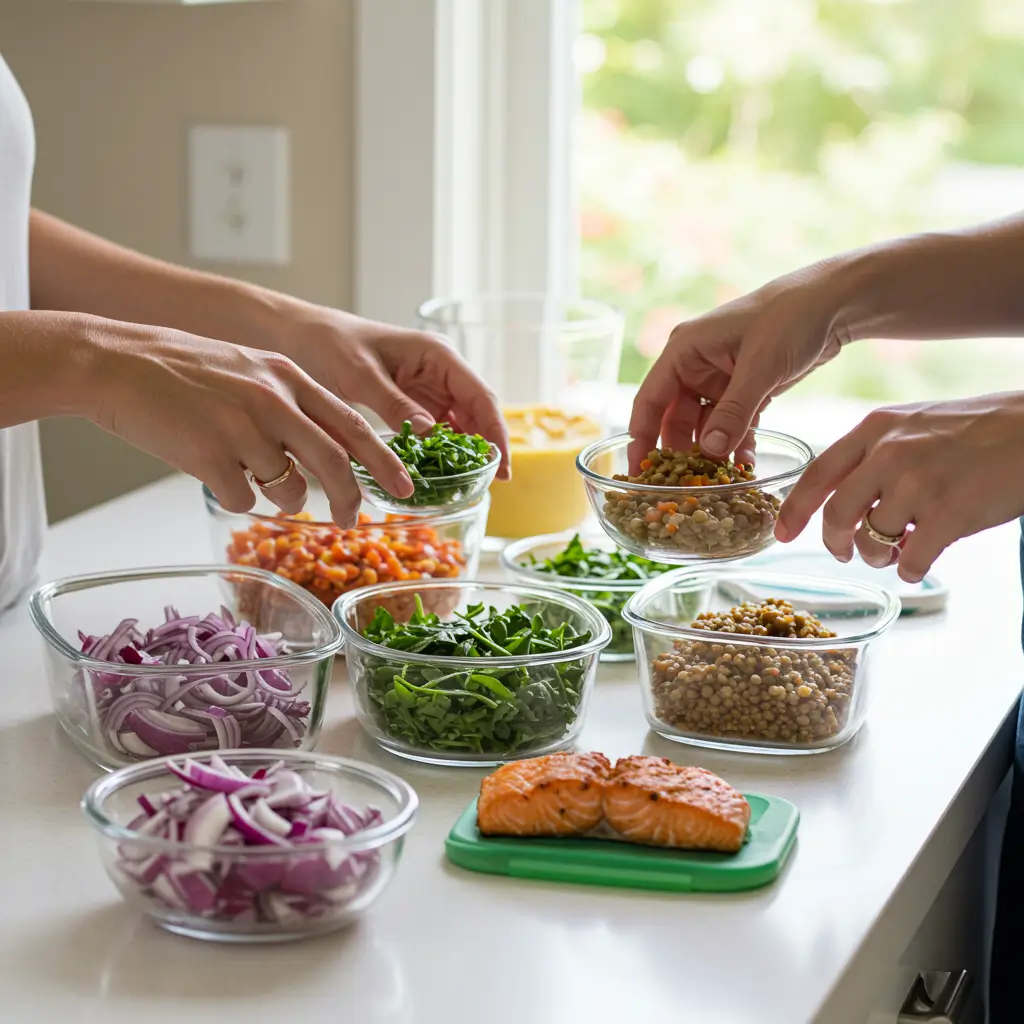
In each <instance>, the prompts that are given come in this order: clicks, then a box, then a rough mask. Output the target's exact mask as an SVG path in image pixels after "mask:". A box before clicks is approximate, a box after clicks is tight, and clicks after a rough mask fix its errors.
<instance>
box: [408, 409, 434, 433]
mask: <svg viewBox="0 0 1024 1024" xmlns="http://www.w3.org/2000/svg"><path fill="white" fill-rule="evenodd" d="M409 422H410V423H412V430H413V433H414V434H425V433H426V432H427V431H428V430H430V428H431V427H432V426H433V425H434V421H433V420H432V419H431V418H430V417H429V416H424V415H423V414H422V413H421V414H420V415H418V416H413V418H412V419H411V420H410V421H409Z"/></svg>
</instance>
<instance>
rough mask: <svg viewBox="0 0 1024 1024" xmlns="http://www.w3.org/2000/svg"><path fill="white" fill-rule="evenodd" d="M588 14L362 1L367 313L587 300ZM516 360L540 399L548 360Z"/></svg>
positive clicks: (546, 2) (449, 1)
mask: <svg viewBox="0 0 1024 1024" xmlns="http://www.w3.org/2000/svg"><path fill="white" fill-rule="evenodd" d="M578 19H579V3H578V0H416V2H415V3H410V2H409V0H356V7H355V106H356V109H355V175H354V178H355V196H354V200H355V211H354V218H353V223H354V226H355V237H354V246H353V255H354V280H353V307H354V311H355V312H356V313H358V314H360V315H362V316H366V317H369V318H372V319H376V320H383V321H387V322H389V323H396V324H401V325H405V326H416V325H417V320H416V310H417V307H418V306H419V304H420V303H421V302H423V301H425V300H426V299H428V298H432V297H435V296H447V295H467V294H474V293H493V292H501V291H523V292H543V293H546V294H551V295H564V294H574V293H575V292H576V290H577V280H578V256H577V253H578V248H579V238H578V232H577V230H576V216H575V200H574V195H573V186H572V165H571V162H572V148H573V147H572V138H573V123H574V117H575V113H576V111H577V109H579V91H578V90H579V87H578V82H577V77H576V74H575V71H574V67H573V46H574V42H575V38H576V35H577V31H578V24H579V22H578ZM464 354H465V355H466V357H467V358H468V359H469V361H470V362H471V363H472V364H473V365H475V366H476V367H477V368H478V369H479V368H482V367H483V366H484V359H483V354H482V353H480V352H473V351H469V352H466V353H464ZM516 364H517V365H516V369H517V374H518V373H519V372H520V371H521V372H522V373H523V374H524V375H525V376H526V377H527V379H532V380H533V381H535V385H536V391H537V393H538V394H540V393H541V387H542V383H543V375H544V373H545V359H544V353H543V352H542V351H537V352H517V353H516ZM491 383H492V385H495V386H497V388H498V390H499V393H500V390H501V389H500V382H494V381H492V382H491Z"/></svg>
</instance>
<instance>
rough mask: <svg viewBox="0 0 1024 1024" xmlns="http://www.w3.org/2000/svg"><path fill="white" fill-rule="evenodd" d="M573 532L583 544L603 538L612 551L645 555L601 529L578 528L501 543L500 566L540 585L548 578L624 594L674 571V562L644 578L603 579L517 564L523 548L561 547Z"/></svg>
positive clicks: (559, 585) (566, 584)
mask: <svg viewBox="0 0 1024 1024" xmlns="http://www.w3.org/2000/svg"><path fill="white" fill-rule="evenodd" d="M574 536H579V538H580V540H581V541H582V542H583V543H584V544H585V545H586V544H588V543H589V542H594V541H605V542H607V543H608V544H609V545H611V547H612V548H613V549H615V550H616V551H624V552H625V553H626V554H628V555H634V557H637V558H645V557H646V556H645V555H636V553H635V552H633V551H629V550H628V549H626V548H623V547H622V545H621V544H616V543H615V541H614V540H612V538H611V537H609V536H608V534H607V533H605V532H604V531H602V532H601V533H600V534H596V533H595V534H591V535H584V534H582V533H580V531H579V530H564V531H562V532H561V533H538V534H534V535H533V536H532V537H523V538H521V539H519V540H515V541H512V543H510V544H507V545H505V547H504V548H502V549H501V554H500V555H499V561H500V563H501V567H502V569H504V570H505V571H506V572H510V573H511V574H512V575H513V576H515V577H516V578H517V580H529V581H531V582H532V581H534V580H536V581H537V583H538V585H540V586H544V585H545V584H546V581H548V580H550V581H551V582H550V583H547V584H546V585H547V586H552V587H557V588H558V589H559V590H563V589H566V590H586V591H588V592H589V591H592V592H594V593H609V592H618V593H624V594H631V593H633V592H634V591H637V590H640V589H641V588H642V587H645V586H646V585H647V584H648V583H651V582H652V581H653V580H656V579H660V578H661V577H662V576H664V575H665V573H668V572H674V571H675V566H673V568H672V569H665V570H664V571H663V572H661V573H659V574H658V575H657V576H652V577H650V578H649V579H645V580H603V579H601V578H600V577H597V576H559V575H558V574H557V573H550V572H540V571H539V570H537V569H534V568H533V567H532V566H529V565H521V564H520V563H518V562H517V561H516V559H518V558H521V557H522V556H523V555H525V554H526V553H527V552H529V551H531V550H532V549H534V548H539V547H541V546H542V545H546V544H560V545H561V546H562V547H565V545H566V544H567V543H568V542H569V541H571V540H572V538H573V537H574ZM648 561H656V559H648ZM661 564H662V565H668V564H669V563H667V562H662V563H661ZM676 565H678V563H676Z"/></svg>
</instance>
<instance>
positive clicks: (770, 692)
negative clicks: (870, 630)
mask: <svg viewBox="0 0 1024 1024" xmlns="http://www.w3.org/2000/svg"><path fill="white" fill-rule="evenodd" d="M692 625H693V628H696V629H706V630H708V631H710V632H715V633H724V634H730V633H731V634H737V635H739V634H743V635H747V636H764V637H779V638H783V637H784V638H787V639H809V638H814V639H824V638H828V637H833V636H835V635H836V634H835V633H833V632H831V631H830V630H828V629H826V628H825V627H824V626H823V625H822V624H821V622H819V621H818V619H816V618H815V617H814V616H813V615H810V614H808V613H807V612H797V611H795V610H794V609H793V607H792V605H790V604H789V603H788V602H787V601H780V600H775V599H769V600H767V601H764V602H762V603H761V604H753V603H746V604H742V605H739V606H738V607H736V608H732V609H730V610H729V611H727V612H705V613H704V614H702V615H700V616H699V617H698V618H697V620H696V621H695V622H694V623H693V624H692ZM856 657H857V656H856V652H855V651H854V650H852V649H851V650H831V651H806V652H801V651H794V650H792V649H789V650H787V651H779V650H778V649H777V648H775V647H771V646H767V645H766V646H757V647H752V646H748V645H740V644H730V643H728V641H727V640H726V638H725V637H722V639H721V640H718V639H717V638H716V639H715V640H711V639H710V638H709V639H708V640H707V641H704V640H677V641H676V642H675V645H674V646H673V648H672V650H670V651H668V652H666V653H665V654H660V655H658V656H656V657H655V658H653V659H652V662H651V689H652V696H653V699H654V714H655V716H656V717H657V718H658V719H659V720H660V721H661V722H663V723H664V724H665V725H667V726H670V727H671V728H672V729H676V730H680V731H682V732H688V733H696V734H698V735H702V736H713V737H722V738H730V739H748V740H768V741H772V742H776V743H786V744H791V745H803V746H813V745H815V744H818V743H821V742H822V741H824V740H828V739H831V738H832V737H834V736H836V735H837V734H838V733H839V732H840V731H841V730H842V728H843V726H844V725H845V724H846V720H847V718H848V716H849V711H850V702H851V699H852V696H853V684H854V676H855V674H856V667H857V663H856Z"/></svg>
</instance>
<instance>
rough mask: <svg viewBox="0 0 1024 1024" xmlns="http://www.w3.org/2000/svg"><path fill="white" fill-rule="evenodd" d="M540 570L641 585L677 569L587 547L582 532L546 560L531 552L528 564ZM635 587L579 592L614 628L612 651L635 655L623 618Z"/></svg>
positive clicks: (609, 648)
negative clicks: (623, 612) (624, 608)
mask: <svg viewBox="0 0 1024 1024" xmlns="http://www.w3.org/2000/svg"><path fill="white" fill-rule="evenodd" d="M526 564H527V565H529V567H530V568H532V569H534V570H535V571H537V572H546V573H552V574H553V575H556V576H562V577H566V578H571V579H580V580H614V581H616V582H620V581H633V580H635V581H636V582H637V584H638V586H639V585H641V584H642V583H643V582H644V581H646V580H650V579H654V577H656V576H660V575H661V574H662V573H663V572H668V571H669V570H670V569H674V568H675V566H674V565H669V564H668V563H665V562H653V561H651V560H650V559H649V558H642V557H641V556H640V555H632V554H629V553H627V552H625V551H620V550H615V551H603V550H601V549H600V548H588V547H585V546H584V544H583V541H582V540H580V537H579V534H577V535H576V536H574V537H573V538H572V540H571V541H569V543H568V544H567V545H566V546H565V548H564V549H563V550H562V551H560V552H559V553H558V554H557V555H555V556H554V557H553V558H545V559H544V560H543V561H541V560H540V559H537V558H535V557H534V556H533V555H532V554H531V555H530V560H529V562H528V563H526ZM633 593H634V590H633V589H629V590H615V591H603V592H595V591H593V590H585V591H580V595H581V596H582V597H584V598H585V599H586V600H587V601H589V602H590V603H591V604H592V605H593V606H594V607H595V608H596V609H597V610H598V611H599V612H600V613H601V614H602V615H603V616H604V617H605V619H607V620H608V625H610V626H611V627H612V640H611V643H610V644H609V645H608V647H607V648H606V650H607V652H608V653H609V654H632V652H633V630H632V628H631V627H630V626H629V624H628V623H626V622H625V621H624V620H623V618H622V609H623V607H624V605H625V604H626V602H627V601H628V600H629V599H630V597H632V595H633Z"/></svg>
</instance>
